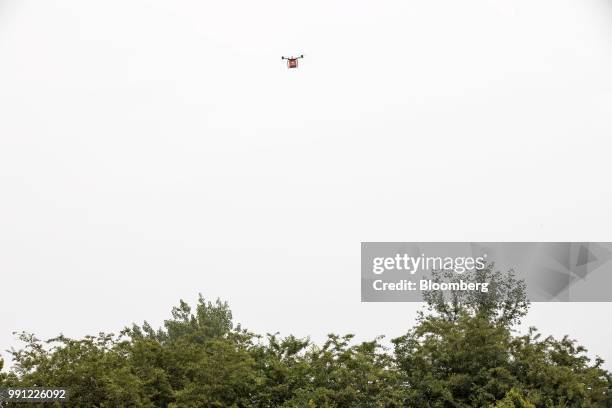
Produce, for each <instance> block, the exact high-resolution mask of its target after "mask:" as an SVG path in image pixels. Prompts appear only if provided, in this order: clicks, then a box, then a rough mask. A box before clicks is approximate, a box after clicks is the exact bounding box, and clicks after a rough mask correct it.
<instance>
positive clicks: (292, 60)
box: [281, 54, 304, 68]
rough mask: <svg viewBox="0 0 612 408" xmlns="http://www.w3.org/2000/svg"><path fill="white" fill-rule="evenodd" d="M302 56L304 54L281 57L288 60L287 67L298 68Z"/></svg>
mask: <svg viewBox="0 0 612 408" xmlns="http://www.w3.org/2000/svg"><path fill="white" fill-rule="evenodd" d="M300 58H304V54H302V55H300V56H299V57H281V59H283V60H287V68H297V67H298V60H299V59H300Z"/></svg>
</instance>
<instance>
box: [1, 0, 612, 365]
mask: <svg viewBox="0 0 612 408" xmlns="http://www.w3.org/2000/svg"><path fill="white" fill-rule="evenodd" d="M300 53H304V54H305V55H306V58H305V59H304V60H303V61H301V65H300V68H299V69H298V70H291V71H289V70H287V69H286V67H285V65H284V63H283V62H282V61H281V60H280V57H281V55H283V54H285V55H287V54H300ZM611 72H612V3H611V2H610V1H606V0H516V1H507V0H504V1H501V0H473V1H456V0H434V1H432V0H419V1H406V0H398V1H390V0H379V1H363V0H351V1H349V0H342V1H340V0H336V1H334V0H331V1H330V0H325V1H323V0H309V1H294V0H283V1H280V0H278V1H270V0H263V1H261V0H260V1H247V0H234V1H195V0H194V1H187V0H184V1H169V0H166V1H126V0H112V1H109V0H105V1H95V2H94V1H83V0H78V1H77V0H75V1H69V0H64V1H54V0H39V1H29V0H14V1H7V0H0V273H1V274H2V275H1V280H0V282H1V284H0V285H1V286H0V289H1V290H0V313H1V315H0V345H1V346H3V347H2V349H6V348H7V347H9V346H13V345H16V343H15V341H14V340H13V336H12V335H11V332H12V331H16V330H29V331H34V332H36V333H38V334H39V335H40V336H41V337H51V336H54V335H56V334H58V332H60V331H62V332H64V333H65V334H67V335H70V336H82V335H84V334H90V333H96V332H98V331H99V330H108V331H118V330H119V329H120V328H122V327H123V326H124V325H126V324H129V323H131V322H134V321H136V322H141V321H142V320H144V319H148V320H149V321H151V322H152V323H153V324H155V325H158V324H160V323H161V321H162V320H163V319H164V318H166V317H168V316H169V311H170V308H171V307H172V306H173V305H175V304H176V303H177V302H178V300H179V299H180V298H184V299H186V300H190V301H193V300H195V299H196V297H197V293H198V292H202V293H203V294H204V295H205V296H207V297H212V298H214V297H221V298H223V299H226V300H228V301H229V302H230V304H231V306H232V309H233V311H234V314H235V316H236V320H237V321H240V322H242V323H244V325H245V326H246V327H248V328H250V329H252V330H255V331H257V332H261V333H264V332H266V331H272V332H273V331H277V330H279V331H281V332H282V333H283V334H289V333H295V334H297V335H308V334H310V335H312V336H313V338H315V339H317V340H320V339H322V338H323V336H324V335H325V334H326V333H328V332H331V331H335V332H340V333H343V332H356V333H358V334H359V338H363V339H365V338H371V337H373V336H375V335H377V334H387V335H390V336H397V335H400V334H402V333H403V332H405V330H406V329H407V328H409V327H410V326H411V325H412V324H413V318H414V315H415V311H416V310H417V308H418V305H414V304H361V303H360V291H359V282H360V271H359V261H360V258H359V248H360V245H359V244H360V242H361V241H452V240H458V241H610V239H611V235H610V232H611V231H612V230H611V227H612V217H611V214H610V208H612V183H610V174H612V171H611V170H612V163H611V161H610V147H611V146H612V143H611V142H610V137H611V136H612V75H610V73H611ZM611 290H612V288H611ZM611 313H612V304H540V305H536V306H534V307H533V310H532V312H531V314H530V315H529V317H528V323H529V324H533V325H536V326H538V327H539V328H541V329H542V331H543V332H544V333H546V334H548V333H552V334H555V335H563V334H566V333H567V334H570V335H571V336H572V337H576V338H578V339H579V340H580V341H581V342H582V343H583V344H585V345H586V346H587V347H588V348H589V349H591V351H592V352H593V354H599V355H601V356H603V357H605V358H607V359H608V360H612V347H610V344H612V325H610V324H609V322H610V314H611ZM609 366H610V365H609Z"/></svg>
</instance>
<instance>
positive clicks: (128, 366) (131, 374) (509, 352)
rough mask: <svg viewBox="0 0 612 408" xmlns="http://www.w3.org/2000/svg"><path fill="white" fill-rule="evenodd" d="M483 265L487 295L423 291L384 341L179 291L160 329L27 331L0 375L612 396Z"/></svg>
mask: <svg viewBox="0 0 612 408" xmlns="http://www.w3.org/2000/svg"><path fill="white" fill-rule="evenodd" d="M481 272H482V271H481ZM484 273H488V274H493V272H492V271H491V270H487V271H484ZM489 277H490V278H492V279H493V280H497V283H496V285H497V287H498V288H500V289H499V290H496V291H495V292H494V293H493V294H492V295H488V296H484V297H462V296H460V295H458V296H456V297H455V298H452V299H443V298H440V297H436V296H431V297H430V298H429V299H428V300H429V304H428V306H429V310H430V311H431V313H427V314H426V313H423V314H421V316H420V318H419V320H418V321H417V324H416V325H415V327H414V328H412V329H411V330H410V331H408V333H406V335H404V336H401V337H399V338H397V339H394V340H392V344H393V349H392V350H387V349H385V348H384V347H383V345H382V340H381V338H376V339H374V340H372V341H368V342H362V343H355V342H354V341H353V336H352V335H343V336H340V335H335V334H330V335H329V336H328V338H327V340H326V341H325V342H324V343H323V344H322V345H316V344H313V343H312V342H311V341H310V340H309V339H300V338H296V337H294V336H288V337H284V338H283V337H280V336H279V335H278V334H268V335H267V336H265V337H260V336H256V335H254V334H252V333H249V332H248V331H246V330H243V329H242V328H241V327H240V326H234V324H233V323H232V314H231V311H230V309H229V307H228V305H227V304H226V303H224V302H221V301H219V300H217V301H216V302H208V301H206V300H205V299H203V298H202V297H201V296H200V298H199V300H198V302H197V305H196V307H195V309H194V310H192V308H191V307H190V306H189V305H188V304H187V303H185V302H183V301H181V302H180V304H179V305H178V306H177V307H175V308H173V309H172V312H171V318H170V319H168V320H166V321H164V324H163V326H162V327H161V328H159V329H157V330H155V329H153V328H152V327H151V325H150V324H148V323H147V322H145V323H144V324H142V325H133V326H131V327H129V328H126V329H124V330H123V331H122V332H121V333H119V335H113V334H106V333H99V334H98V335H96V336H86V337H85V338H83V339H76V340H75V339H69V338H67V337H65V336H63V335H60V336H58V337H56V338H54V339H50V340H47V341H41V340H39V339H37V338H36V337H35V336H34V335H32V334H28V333H21V334H19V338H20V340H21V341H22V342H23V344H24V345H23V347H22V348H21V349H19V350H12V351H11V354H12V357H13V362H14V366H13V367H12V369H11V371H9V372H2V371H1V368H2V365H3V361H2V360H1V359H0V386H5V387H6V386H19V387H33V386H45V387H69V388H70V391H71V394H70V395H71V398H70V400H69V401H68V403H65V404H64V405H63V406H66V407H171V408H187V407H204V408H208V407H211V408H212V407H235V408H273V407H282V408H309V407H312V408H315V407H316V408H318V407H325V408H393V407H419V408H428V407H432V408H434V407H435V408H447V407H448V408H451V407H452V408H467V407H487V408H512V407H514V408H561V407H564V408H578V407H580V408H591V407H600V408H603V407H612V376H611V375H610V373H608V372H607V371H605V370H604V369H603V368H602V364H603V362H602V361H601V360H600V359H596V360H595V361H594V362H593V361H591V360H589V359H588V358H587V357H586V350H585V349H584V348H583V347H581V346H580V345H578V344H577V343H576V342H575V341H573V340H570V339H569V338H567V337H566V338H563V339H561V340H556V339H554V338H552V337H547V338H542V337H541V336H540V335H539V334H538V333H537V331H536V330H535V329H531V330H530V331H529V333H527V334H525V335H516V334H514V332H513V331H512V324H513V323H515V322H517V321H518V320H519V319H520V317H522V316H523V315H524V313H526V307H527V302H525V301H524V298H523V299H521V296H522V295H521V293H523V294H524V288H522V287H521V285H520V283H517V282H516V281H513V280H512V279H510V280H508V279H507V278H503V277H501V276H499V275H495V274H493V275H490V276H489ZM30 406H36V405H35V404H34V405H30ZM41 406H42V405H41ZM47 406H49V405H47Z"/></svg>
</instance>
